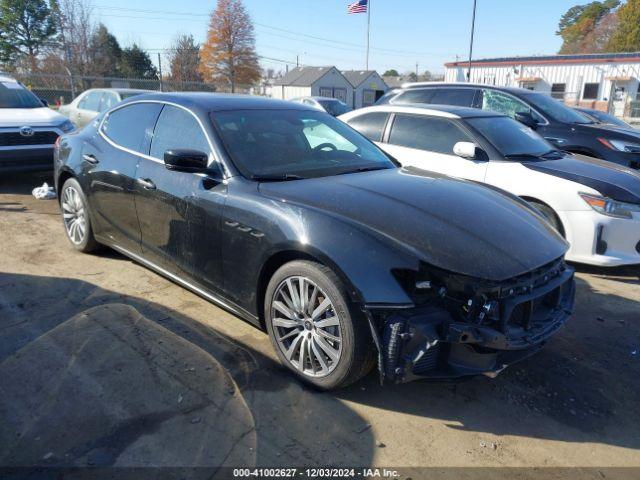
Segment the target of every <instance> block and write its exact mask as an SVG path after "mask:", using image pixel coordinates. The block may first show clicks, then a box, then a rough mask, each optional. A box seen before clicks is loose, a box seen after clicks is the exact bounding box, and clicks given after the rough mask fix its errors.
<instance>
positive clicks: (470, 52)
mask: <svg viewBox="0 0 640 480" xmlns="http://www.w3.org/2000/svg"><path fill="white" fill-rule="evenodd" d="M476 2H477V0H473V17H472V19H471V41H470V42H469V69H468V70H467V82H471V58H472V57H473V35H474V33H475V29H476Z"/></svg>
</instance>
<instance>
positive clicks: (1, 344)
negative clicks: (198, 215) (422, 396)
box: [0, 274, 374, 467]
mask: <svg viewBox="0 0 640 480" xmlns="http://www.w3.org/2000/svg"><path fill="white" fill-rule="evenodd" d="M0 317H2V318H3V319H4V320H3V325H2V329H1V331H2V335H1V337H0V419H1V423H2V426H3V428H2V429H0V465H2V466H34V465H47V466H87V465H89V466H101V467H108V466H172V467H176V466H179V467H181V466H186V467H193V466H205V467H207V466H209V467H211V466H213V467H219V466H224V465H236V466H237V465H243V466H249V465H265V464H266V465H273V464H279V463H282V464H287V465H325V464H326V463H327V459H328V458H330V459H331V463H335V464H336V465H369V464H370V463H371V461H372V451H373V448H374V445H373V439H372V435H371V432H370V430H368V429H367V428H366V424H365V423H364V421H363V420H362V419H361V418H360V417H359V416H358V415H356V414H355V413H353V412H352V411H351V410H350V409H349V408H347V407H346V406H344V404H342V403H341V402H338V401H336V400H335V399H334V398H333V397H332V396H330V395H327V394H322V393H318V392H314V391H311V390H308V389H307V388H306V387H304V386H303V385H300V384H299V383H297V382H296V381H295V380H294V379H293V378H292V377H291V376H289V375H288V374H287V373H286V372H284V371H281V368H280V366H279V365H278V364H276V363H275V362H273V361H272V360H271V359H269V358H267V357H265V356H263V355H261V354H260V353H258V352H256V351H253V350H251V349H249V348H247V347H246V346H241V345H240V344H238V343H235V342H234V341H233V340H231V339H229V338H227V337H225V336H224V335H221V334H220V333H217V332H215V331H214V330H212V329H211V328H209V327H206V326H204V325H202V324H200V323H197V322H194V321H192V320H191V319H189V318H187V317H186V316H184V315H182V314H180V313H178V312H175V311H172V310H169V309H167V308H164V307H161V306H159V305H156V304H153V303H150V302H146V301H144V300H140V299H137V298H133V297H127V296H122V295H119V294H116V293H113V292H109V291H106V290H103V289H101V288H98V287H96V286H94V285H92V284H90V283H88V282H84V281H78V280H71V279H65V278H50V277H36V276H30V275H13V274H0ZM238 321H240V320H238Z"/></svg>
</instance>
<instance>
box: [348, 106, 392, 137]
mask: <svg viewBox="0 0 640 480" xmlns="http://www.w3.org/2000/svg"><path fill="white" fill-rule="evenodd" d="M388 117H389V114H388V113H382V112H376V113H365V114H364V115H359V116H357V117H355V118H352V119H351V120H349V122H348V123H349V125H350V126H351V127H352V128H354V129H355V130H357V131H358V132H360V133H361V134H362V135H364V136H365V137H367V138H368V139H369V140H371V141H373V142H379V141H381V140H382V133H383V130H384V126H385V124H386V123H387V118H388Z"/></svg>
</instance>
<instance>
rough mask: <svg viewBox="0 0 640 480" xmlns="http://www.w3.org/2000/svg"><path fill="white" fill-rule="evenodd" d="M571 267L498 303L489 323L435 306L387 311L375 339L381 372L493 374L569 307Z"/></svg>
mask: <svg viewBox="0 0 640 480" xmlns="http://www.w3.org/2000/svg"><path fill="white" fill-rule="evenodd" d="M573 276H574V271H573V269H571V268H568V267H567V268H566V269H565V270H564V271H563V272H562V273H561V274H560V275H558V276H557V277H555V278H553V279H552V280H551V281H549V282H548V283H546V284H544V285H542V286H540V287H538V288H535V289H533V290H529V291H528V292H526V293H524V294H522V295H517V296H515V297H513V298H508V299H503V300H501V302H500V318H499V320H498V321H496V322H493V323H492V324H490V325H487V324H478V323H468V322H463V321H459V320H456V319H455V318H454V317H453V316H452V315H451V313H450V312H448V311H447V310H446V309H443V308H441V307H439V306H429V305H427V306H423V307H416V308H414V309H411V310H406V311H398V312H395V313H391V314H389V315H387V316H386V318H385V320H384V326H383V328H382V335H381V337H380V338H379V339H378V343H379V347H380V351H381V356H380V365H379V366H380V371H381V375H382V376H383V377H384V378H386V379H388V380H391V381H394V382H398V383H401V382H409V381H412V380H416V379H423V378H426V379H434V380H437V379H455V378H460V377H466V376H473V375H486V376H490V377H495V376H496V375H497V374H498V373H500V372H501V371H502V370H504V369H505V368H506V367H507V366H509V365H511V364H513V363H515V362H518V361H520V360H523V359H524V358H526V357H528V356H530V355H532V354H534V353H536V352H537V351H539V350H540V349H541V348H542V346H543V345H544V344H545V342H546V340H547V339H548V338H549V337H551V336H552V335H553V334H555V333H556V332H557V331H558V330H559V329H560V327H562V325H563V324H564V323H565V322H566V320H567V319H568V318H569V316H570V315H571V313H572V310H573V303H574V297H575V280H574V278H573Z"/></svg>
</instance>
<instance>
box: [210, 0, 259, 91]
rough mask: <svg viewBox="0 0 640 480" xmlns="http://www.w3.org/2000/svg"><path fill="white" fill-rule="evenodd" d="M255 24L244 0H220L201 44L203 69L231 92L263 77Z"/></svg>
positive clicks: (211, 79) (213, 80) (211, 78)
mask: <svg viewBox="0 0 640 480" xmlns="http://www.w3.org/2000/svg"><path fill="white" fill-rule="evenodd" d="M255 44H256V41H255V35H254V31H253V23H252V22H251V18H250V17H249V14H248V13H247V11H246V9H245V8H244V5H243V4H242V1H241V0H218V5H217V7H216V9H215V10H214V11H213V13H212V14H211V20H210V22H209V33H208V35H207V40H206V42H205V43H204V45H203V46H202V51H201V54H200V55H201V63H200V72H201V73H202V75H203V77H204V78H205V79H206V80H209V81H212V82H214V83H216V84H218V85H221V86H223V87H228V88H230V89H231V91H232V92H234V91H235V89H236V86H237V85H250V84H253V83H254V82H256V81H257V80H259V79H260V66H259V65H258V55H257V54H256V45H255Z"/></svg>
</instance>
